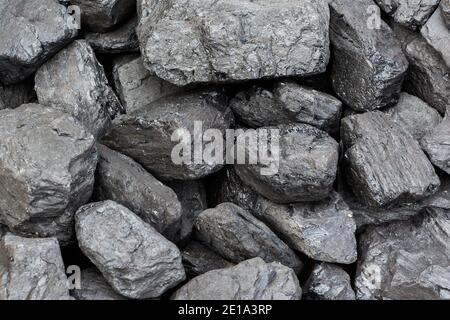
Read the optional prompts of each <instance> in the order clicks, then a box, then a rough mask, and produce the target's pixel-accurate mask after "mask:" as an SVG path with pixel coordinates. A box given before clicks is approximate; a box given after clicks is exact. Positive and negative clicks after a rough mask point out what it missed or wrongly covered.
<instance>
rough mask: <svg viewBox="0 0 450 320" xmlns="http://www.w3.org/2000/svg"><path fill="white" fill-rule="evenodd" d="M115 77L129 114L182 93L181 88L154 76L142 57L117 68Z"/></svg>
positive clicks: (115, 83)
mask: <svg viewBox="0 0 450 320" xmlns="http://www.w3.org/2000/svg"><path fill="white" fill-rule="evenodd" d="M113 76H114V85H115V87H116V90H117V94H118V95H119V98H120V101H121V102H122V104H123V106H124V108H125V110H126V112H127V113H133V112H134V111H136V110H139V109H140V108H143V107H145V106H147V105H148V104H150V103H152V102H155V101H157V100H159V99H161V98H164V97H167V96H170V95H172V94H175V93H178V92H181V91H182V89H181V88H180V87H177V86H175V85H173V84H171V83H169V82H166V81H164V80H162V79H160V78H158V77H156V76H152V75H151V74H150V72H149V71H148V70H147V69H145V68H144V65H143V64H142V58H140V57H139V58H136V59H133V60H131V61H129V62H127V63H123V64H118V65H117V66H115V67H114V70H113Z"/></svg>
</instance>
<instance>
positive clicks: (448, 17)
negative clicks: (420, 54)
mask: <svg viewBox="0 0 450 320" xmlns="http://www.w3.org/2000/svg"><path fill="white" fill-rule="evenodd" d="M441 10H442V11H441V14H442V18H443V19H444V22H445V25H446V26H447V29H449V30H450V0H441Z"/></svg>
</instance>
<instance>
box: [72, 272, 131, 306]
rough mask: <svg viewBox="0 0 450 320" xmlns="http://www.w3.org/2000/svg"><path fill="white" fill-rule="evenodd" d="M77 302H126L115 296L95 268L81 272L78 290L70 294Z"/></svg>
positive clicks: (122, 298)
mask: <svg viewBox="0 0 450 320" xmlns="http://www.w3.org/2000/svg"><path fill="white" fill-rule="evenodd" d="M70 294H71V295H72V296H73V297H74V298H75V299H77V300H95V301H105V300H126V298H125V297H123V296H121V295H119V294H117V293H116V292H115V291H114V290H113V289H112V288H111V286H110V285H109V284H108V283H107V282H106V280H105V278H103V276H102V274H101V273H100V272H99V271H98V270H97V269H95V268H88V269H85V270H83V271H82V272H81V283H80V289H75V290H72V291H71V293H70Z"/></svg>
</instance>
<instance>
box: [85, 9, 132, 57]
mask: <svg viewBox="0 0 450 320" xmlns="http://www.w3.org/2000/svg"><path fill="white" fill-rule="evenodd" d="M136 24H137V18H136V17H133V18H132V19H130V20H129V21H127V22H126V23H125V24H124V25H123V26H119V27H118V28H117V29H115V30H112V31H111V32H108V33H95V32H89V33H86V35H85V36H84V38H85V39H86V41H87V42H88V43H89V44H90V46H91V47H92V49H94V51H95V52H99V53H103V54H118V53H128V52H137V51H139V42H138V39H137V35H136Z"/></svg>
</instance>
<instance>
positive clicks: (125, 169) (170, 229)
mask: <svg viewBox="0 0 450 320" xmlns="http://www.w3.org/2000/svg"><path fill="white" fill-rule="evenodd" d="M98 152H99V162H98V166H97V171H96V183H95V185H96V187H95V194H96V196H97V198H98V200H113V201H115V202H117V203H119V204H121V205H123V206H125V207H127V208H128V209H130V210H131V211H133V212H134V213H136V214H137V215H138V216H139V217H140V218H141V219H142V220H143V221H144V222H146V223H149V224H151V225H152V226H153V227H154V228H155V229H156V230H157V231H158V232H159V233H161V234H163V235H164V236H166V237H167V238H173V237H174V236H175V235H176V234H177V233H178V232H179V229H180V226H181V214H182V212H181V204H180V202H179V201H178V199H177V195H176V194H175V192H174V191H173V190H172V189H170V188H169V187H167V186H165V185H163V184H162V183H161V182H159V181H158V180H156V179H155V178H154V177H153V176H152V175H151V174H150V173H148V172H147V171H145V170H144V168H142V166H141V165H140V164H138V163H136V162H135V161H133V160H132V159H130V158H129V157H127V156H125V155H122V154H120V153H118V152H116V151H113V150H111V149H109V148H108V147H105V146H103V145H100V144H99V145H98Z"/></svg>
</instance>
